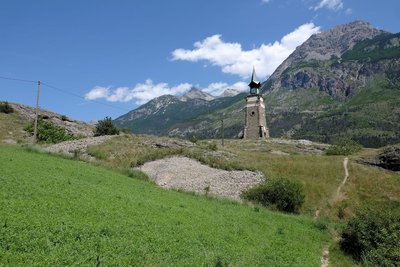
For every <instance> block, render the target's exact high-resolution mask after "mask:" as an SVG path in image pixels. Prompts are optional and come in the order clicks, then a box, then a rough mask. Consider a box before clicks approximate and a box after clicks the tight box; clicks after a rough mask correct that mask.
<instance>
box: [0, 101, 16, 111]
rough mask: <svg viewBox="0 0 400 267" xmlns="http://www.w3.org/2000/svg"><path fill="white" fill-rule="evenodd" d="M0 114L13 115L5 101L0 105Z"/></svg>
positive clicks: (11, 108) (10, 107) (11, 109)
mask: <svg viewBox="0 0 400 267" xmlns="http://www.w3.org/2000/svg"><path fill="white" fill-rule="evenodd" d="M0 112H2V113H6V114H9V113H13V112H14V109H13V107H12V106H11V105H10V104H8V102H7V101H5V102H2V103H0Z"/></svg>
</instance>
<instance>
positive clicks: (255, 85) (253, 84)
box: [249, 66, 261, 95]
mask: <svg viewBox="0 0 400 267" xmlns="http://www.w3.org/2000/svg"><path fill="white" fill-rule="evenodd" d="M249 87H250V94H252V95H254V94H258V93H259V92H258V89H259V88H260V87H261V83H260V82H259V81H257V76H256V69H255V68H254V66H253V73H252V74H251V81H250V83H249Z"/></svg>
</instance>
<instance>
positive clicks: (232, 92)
mask: <svg viewBox="0 0 400 267" xmlns="http://www.w3.org/2000/svg"><path fill="white" fill-rule="evenodd" d="M239 93H240V91H239V90H236V89H231V88H229V89H226V90H225V91H224V92H223V93H222V94H220V95H219V96H218V97H229V96H235V95H237V94H239Z"/></svg>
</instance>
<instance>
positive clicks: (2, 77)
mask: <svg viewBox="0 0 400 267" xmlns="http://www.w3.org/2000/svg"><path fill="white" fill-rule="evenodd" d="M0 79H4V80H11V81H19V82H26V83H37V81H32V80H25V79H18V78H10V77H4V76H0Z"/></svg>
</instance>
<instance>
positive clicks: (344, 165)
mask: <svg viewBox="0 0 400 267" xmlns="http://www.w3.org/2000/svg"><path fill="white" fill-rule="evenodd" d="M348 163H349V158H347V157H346V158H344V160H343V168H344V179H343V181H342V183H341V184H340V185H339V187H338V189H337V190H336V197H335V199H334V202H336V201H337V200H338V199H339V196H340V191H342V188H343V186H344V185H345V184H346V182H347V179H348V178H349V170H348V168H347V164H348Z"/></svg>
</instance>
